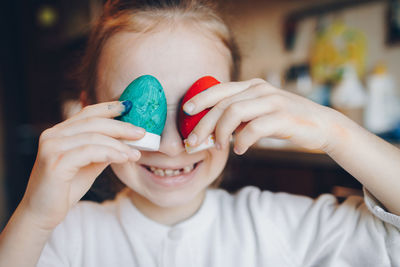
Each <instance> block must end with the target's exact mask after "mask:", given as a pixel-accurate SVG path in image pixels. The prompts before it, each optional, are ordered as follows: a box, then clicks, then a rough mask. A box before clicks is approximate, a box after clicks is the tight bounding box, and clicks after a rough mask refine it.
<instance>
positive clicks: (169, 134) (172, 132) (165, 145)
mask: <svg viewBox="0 0 400 267" xmlns="http://www.w3.org/2000/svg"><path fill="white" fill-rule="evenodd" d="M170 113H171V114H168V115H167V121H166V123H165V127H164V131H163V132H162V135H161V143H160V149H159V151H160V152H161V153H163V154H166V155H168V156H170V157H173V156H177V155H179V154H181V153H182V152H184V151H185V147H184V146H183V141H182V137H181V135H180V134H179V131H178V128H177V123H176V112H170Z"/></svg>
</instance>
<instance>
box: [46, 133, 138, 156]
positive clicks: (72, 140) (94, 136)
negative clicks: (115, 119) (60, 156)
mask: <svg viewBox="0 0 400 267" xmlns="http://www.w3.org/2000/svg"><path fill="white" fill-rule="evenodd" d="M49 143H50V144H49ZM46 145H47V146H53V147H54V148H53V149H52V150H53V151H54V150H55V149H57V151H58V152H65V151H68V150H71V149H74V148H76V147H80V146H84V145H103V146H109V147H112V148H114V149H116V150H118V151H120V152H123V153H125V154H127V155H128V157H129V158H130V159H132V160H135V159H136V158H137V157H138V156H139V155H140V154H139V152H138V150H136V149H134V148H131V147H130V146H128V145H126V144H125V143H123V142H121V141H119V140H117V139H115V138H112V137H109V136H106V135H102V134H98V133H83V134H77V135H73V136H65V137H62V138H56V139H52V140H49V141H48V142H47V144H46ZM50 149H51V148H50ZM53 153H54V152H53Z"/></svg>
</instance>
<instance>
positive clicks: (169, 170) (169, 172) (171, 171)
mask: <svg viewBox="0 0 400 267" xmlns="http://www.w3.org/2000/svg"><path fill="white" fill-rule="evenodd" d="M164 172H165V175H166V176H172V175H173V174H174V171H173V170H171V169H166V170H165V171H164Z"/></svg>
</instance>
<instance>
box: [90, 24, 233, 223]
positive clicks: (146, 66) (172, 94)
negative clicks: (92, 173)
mask: <svg viewBox="0 0 400 267" xmlns="http://www.w3.org/2000/svg"><path fill="white" fill-rule="evenodd" d="M230 66H231V56H230V52H229V50H228V49H227V48H226V47H225V46H224V44H223V43H222V42H221V41H220V40H219V39H218V37H216V36H213V35H212V34H210V33H209V32H207V31H202V30H201V29H199V28H198V27H195V26H192V25H190V26H189V25H183V24H182V23H180V24H177V25H176V27H166V28H163V27H162V26H160V27H158V28H157V29H153V30H152V31H151V32H150V33H142V34H138V33H130V32H121V33H118V34H116V35H115V36H113V37H112V38H111V39H110V40H108V42H107V43H106V45H105V46H104V49H103V51H102V53H101V57H100V61H99V66H98V81H97V88H96V92H97V98H98V101H99V102H103V101H109V100H110V99H113V98H115V97H116V96H119V95H120V94H121V93H122V91H123V90H124V89H125V87H126V86H127V85H128V84H129V83H130V82H131V81H132V80H134V79H135V78H137V77H139V76H141V75H145V74H150V75H153V76H154V77H156V78H157V79H158V80H159V81H160V83H161V85H162V86H163V89H164V91H165V96H166V99H167V105H168V111H167V120H166V124H165V128H164V130H163V132H162V135H161V144H160V149H159V151H157V152H149V151H142V152H141V153H142V156H141V158H140V159H139V161H137V162H129V163H124V164H112V165H111V167H112V169H113V171H114V172H115V173H116V175H117V177H119V178H120V179H121V181H122V182H123V183H125V184H126V185H127V186H128V187H129V188H130V189H132V191H133V194H132V196H133V197H132V201H133V202H134V203H135V205H136V206H138V208H139V209H140V210H141V211H142V212H143V213H144V214H146V215H148V216H149V217H152V216H153V215H154V213H155V210H157V212H156V213H157V214H160V213H162V212H163V211H162V210H160V207H164V208H166V207H168V208H169V210H170V209H171V208H174V207H180V208H182V207H183V206H186V209H187V210H192V212H194V211H195V210H196V209H197V208H198V207H199V205H200V204H201V200H202V197H203V194H204V192H205V190H206V188H207V187H208V186H209V185H210V184H211V183H212V182H213V181H214V180H215V179H216V178H217V177H218V176H219V175H220V173H221V172H222V170H223V168H224V166H225V163H226V160H227V157H228V149H224V150H216V149H208V150H205V151H200V152H198V153H194V154H190V155H189V154H187V153H186V151H185V148H184V144H183V140H182V137H181V135H180V133H179V131H178V127H177V126H178V125H177V115H178V107H179V102H180V100H181V98H182V97H183V95H184V94H185V93H186V91H187V90H188V89H189V87H190V86H191V85H192V84H193V83H194V82H195V81H196V80H198V79H199V78H200V77H203V76H206V75H211V76H214V77H215V78H216V79H218V80H219V81H221V82H227V81H229V80H230V71H231V69H230ZM138 199H141V201H139V200H138ZM142 202H143V205H141V203H142ZM151 205H153V207H151ZM157 207H158V208H157ZM169 212H170V211H169Z"/></svg>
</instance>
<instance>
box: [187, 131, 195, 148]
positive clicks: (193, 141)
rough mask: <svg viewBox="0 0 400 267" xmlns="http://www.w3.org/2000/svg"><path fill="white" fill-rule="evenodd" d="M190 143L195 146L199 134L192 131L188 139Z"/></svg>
mask: <svg viewBox="0 0 400 267" xmlns="http://www.w3.org/2000/svg"><path fill="white" fill-rule="evenodd" d="M187 141H188V143H189V145H191V146H194V145H196V142H197V135H196V134H195V133H191V134H190V135H189V137H188V139H187Z"/></svg>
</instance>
